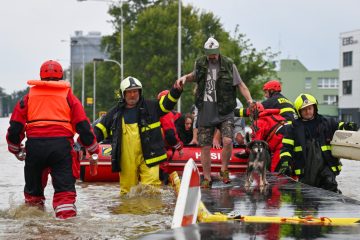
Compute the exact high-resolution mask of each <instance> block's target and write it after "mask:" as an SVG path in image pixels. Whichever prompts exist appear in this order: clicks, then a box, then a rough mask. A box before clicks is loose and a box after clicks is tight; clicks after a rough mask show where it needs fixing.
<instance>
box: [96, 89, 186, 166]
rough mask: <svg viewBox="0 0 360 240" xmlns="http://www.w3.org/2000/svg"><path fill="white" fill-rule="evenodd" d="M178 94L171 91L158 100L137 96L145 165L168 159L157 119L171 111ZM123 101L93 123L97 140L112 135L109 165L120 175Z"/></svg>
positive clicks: (178, 91) (152, 164)
mask: <svg viewBox="0 0 360 240" xmlns="http://www.w3.org/2000/svg"><path fill="white" fill-rule="evenodd" d="M180 95H181V91H180V90H178V89H176V88H172V89H171V90H170V92H169V93H168V94H167V95H166V96H165V97H163V98H161V99H160V100H146V99H144V98H143V97H140V100H139V102H138V104H137V105H136V108H137V110H138V126H139V131H140V139H141V147H142V152H143V155H144V160H145V163H146V165H147V166H149V167H151V166H154V165H157V164H159V163H161V162H163V161H165V160H167V155H166V150H165V147H164V140H163V138H162V134H161V125H160V117H161V116H163V115H165V114H166V113H168V112H170V111H171V110H172V109H173V108H174V106H175V105H176V103H177V100H178V99H179V98H180ZM124 110H125V102H120V103H119V104H118V105H117V106H115V107H113V108H112V109H111V110H110V111H109V112H108V113H107V114H106V115H105V116H104V117H103V118H102V119H101V120H100V122H99V123H97V124H96V126H95V128H94V132H95V134H96V137H97V140H98V141H102V140H103V139H107V138H108V137H109V136H110V135H111V136H112V144H111V146H112V152H111V165H112V171H113V172H120V171H121V168H120V161H122V159H121V141H122V139H121V138H122V124H121V121H122V118H123V114H124Z"/></svg>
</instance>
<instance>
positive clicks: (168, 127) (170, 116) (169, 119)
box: [157, 90, 184, 156]
mask: <svg viewBox="0 0 360 240" xmlns="http://www.w3.org/2000/svg"><path fill="white" fill-rule="evenodd" d="M168 93H169V90H164V91H162V92H160V93H159V94H158V96H157V99H158V100H161V98H162V97H165V96H166V95H167V94H168ZM180 117H181V113H178V112H176V111H174V110H172V111H170V112H168V113H167V114H165V115H163V116H161V117H160V123H161V128H162V131H163V137H164V140H165V146H166V147H171V148H172V149H174V150H176V151H178V152H179V154H180V156H182V155H183V147H184V143H183V142H182V141H181V140H180V138H179V136H178V133H177V130H176V126H175V122H176V121H177V120H178V119H179V118H180Z"/></svg>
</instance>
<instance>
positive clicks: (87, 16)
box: [0, 0, 360, 93]
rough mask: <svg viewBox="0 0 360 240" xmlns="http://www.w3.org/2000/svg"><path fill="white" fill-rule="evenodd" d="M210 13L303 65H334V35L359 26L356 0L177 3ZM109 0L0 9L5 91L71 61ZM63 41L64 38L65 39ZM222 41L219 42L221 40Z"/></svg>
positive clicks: (31, 2) (16, 1) (103, 28)
mask: <svg viewBox="0 0 360 240" xmlns="http://www.w3.org/2000/svg"><path fill="white" fill-rule="evenodd" d="M183 3H184V4H189V3H191V4H192V5H193V6H195V7H197V8H199V9H202V10H204V11H212V12H213V13H214V14H215V15H216V16H218V17H219V18H220V21H221V23H222V24H223V26H224V27H225V29H226V30H227V31H229V32H233V31H234V29H235V26H236V25H237V24H238V25H239V26H240V31H241V32H242V33H244V34H246V36H247V37H248V38H249V39H250V40H251V42H252V43H253V44H254V46H255V47H256V48H257V49H259V50H261V49H265V48H266V47H271V48H272V50H273V51H274V52H276V51H281V52H282V54H281V56H280V58H291V59H294V58H297V59H299V60H300V61H301V62H302V63H303V64H304V65H305V66H306V67H307V68H308V69H309V70H329V69H333V68H338V65H339V34H340V33H341V32H347V31H352V30H358V29H360V15H359V9H360V1H359V0H183ZM108 5H109V4H108V3H106V2H100V1H87V2H78V1H76V0H7V1H3V2H2V3H1V8H0V33H1V35H0V53H1V58H0V87H2V88H4V89H5V92H6V93H12V92H13V91H15V90H21V89H24V88H25V87H26V81H27V80H29V79H38V78H39V67H40V65H41V64H42V62H44V61H45V60H47V59H56V60H58V61H60V63H61V64H62V65H63V66H64V67H68V66H69V64H70V48H69V39H70V36H71V35H73V34H74V31H76V30H82V31H84V33H85V34H86V33H87V32H89V31H100V32H101V33H102V34H103V35H107V34H111V33H112V32H113V27H112V25H111V23H109V20H111V17H110V16H109V15H108V14H107V9H108ZM64 40H65V41H64ZM220 44H221V43H220Z"/></svg>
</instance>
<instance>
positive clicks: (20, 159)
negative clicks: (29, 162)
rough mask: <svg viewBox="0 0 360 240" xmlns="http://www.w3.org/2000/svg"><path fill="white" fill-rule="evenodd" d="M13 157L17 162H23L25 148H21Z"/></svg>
mask: <svg viewBox="0 0 360 240" xmlns="http://www.w3.org/2000/svg"><path fill="white" fill-rule="evenodd" d="M15 157H16V158H17V159H18V160H19V161H24V160H25V158H26V152H25V148H23V147H22V148H21V150H20V152H18V153H15Z"/></svg>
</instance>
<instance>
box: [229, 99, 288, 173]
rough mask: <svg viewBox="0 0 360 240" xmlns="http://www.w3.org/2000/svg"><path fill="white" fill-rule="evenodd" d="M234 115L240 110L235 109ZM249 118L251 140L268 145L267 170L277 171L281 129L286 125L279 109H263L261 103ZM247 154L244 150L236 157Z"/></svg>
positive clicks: (281, 136) (257, 104) (247, 151)
mask: <svg viewBox="0 0 360 240" xmlns="http://www.w3.org/2000/svg"><path fill="white" fill-rule="evenodd" d="M248 111H249V110H248ZM234 113H235V116H239V115H240V109H235V111H234ZM255 114H256V116H254V115H255ZM250 117H251V118H252V125H251V129H252V134H251V140H264V141H266V142H267V143H268V145H269V150H270V153H271V164H270V166H269V168H268V169H269V171H271V172H275V171H278V169H279V167H280V166H279V160H280V150H281V147H282V143H281V142H282V138H283V135H282V134H281V129H282V128H283V126H284V125H286V124H287V123H286V120H285V118H284V117H282V116H281V115H280V109H265V108H264V106H263V105H262V104H261V103H256V111H253V114H250ZM248 153H249V150H248V149H246V151H245V152H241V153H239V154H238V156H244V157H247V156H248Z"/></svg>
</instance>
